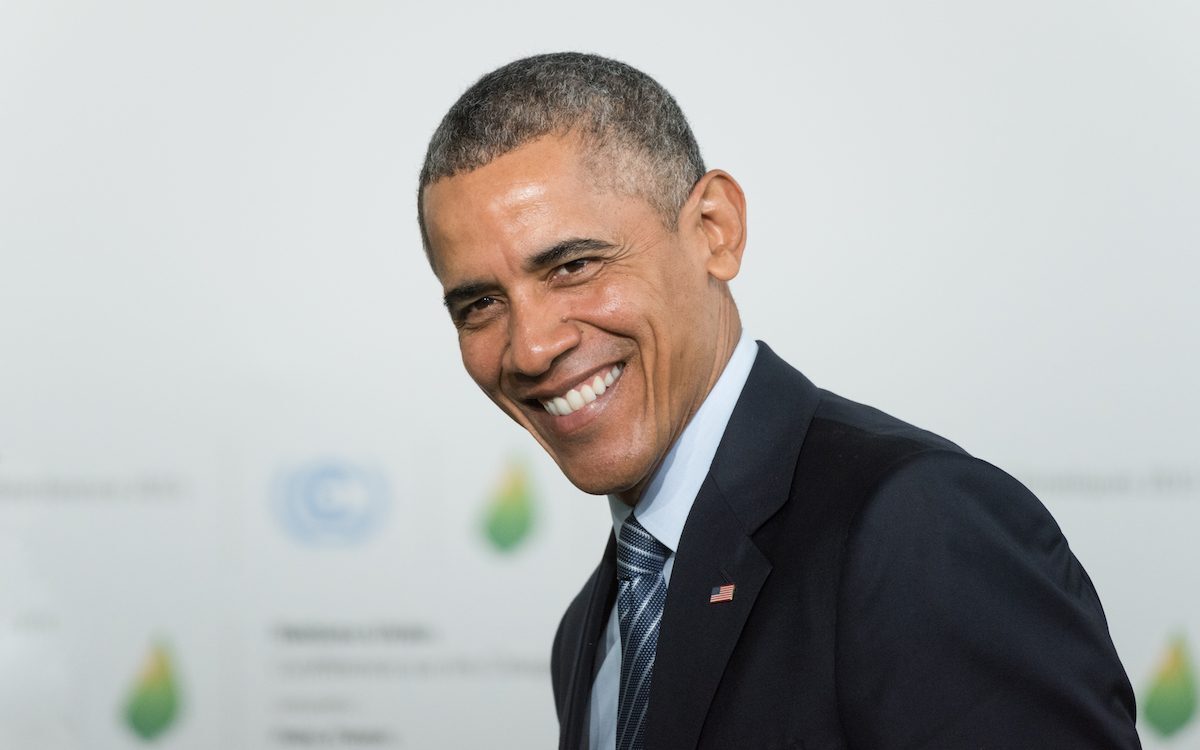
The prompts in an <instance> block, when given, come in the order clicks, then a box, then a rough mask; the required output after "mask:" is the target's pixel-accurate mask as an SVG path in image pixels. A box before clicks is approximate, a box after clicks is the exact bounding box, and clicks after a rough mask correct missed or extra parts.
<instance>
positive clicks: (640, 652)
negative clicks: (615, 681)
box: [617, 513, 671, 750]
mask: <svg viewBox="0 0 1200 750" xmlns="http://www.w3.org/2000/svg"><path fill="white" fill-rule="evenodd" d="M670 554H671V550H670V549H668V548H667V547H666V545H664V544H663V543H662V542H660V541H658V540H657V539H655V538H654V537H653V536H652V535H651V534H650V532H649V531H646V529H644V528H642V525H641V524H640V523H638V521H637V519H636V518H634V517H633V514H632V513H631V514H630V515H629V518H627V519H625V523H624V524H623V525H622V526H621V534H620V535H619V536H618V537H617V581H618V585H617V616H618V619H619V621H620V624H621V687H620V690H621V692H620V694H619V696H618V700H617V750H643V748H644V733H645V719H646V707H647V706H648V705H649V703H650V680H651V678H652V677H653V675H654V652H655V650H656V649H657V648H658V624H659V621H660V620H661V619H662V611H663V602H664V601H665V600H666V598H667V582H666V580H664V579H663V574H662V569H663V564H664V563H665V562H666V561H667V556H668V555H670Z"/></svg>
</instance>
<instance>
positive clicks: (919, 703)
mask: <svg viewBox="0 0 1200 750" xmlns="http://www.w3.org/2000/svg"><path fill="white" fill-rule="evenodd" d="M837 622H838V625H837V631H836V636H837V641H836V643H837V645H836V648H835V659H836V674H837V697H838V702H839V708H840V713H841V716H842V718H843V725H844V729H845V731H846V734H847V737H848V738H849V739H850V745H851V747H854V748H872V749H878V750H885V749H887V748H968V747H969V748H1079V749H1083V748H1138V747H1140V743H1139V741H1138V737H1137V733H1136V731H1135V729H1134V716H1135V711H1134V699H1133V693H1132V690H1131V689H1130V685H1129V680H1128V678H1127V677H1126V675H1125V671H1124V669H1123V668H1122V666H1121V663H1120V661H1119V660H1118V658H1117V654H1116V650H1115V649H1114V647H1113V644H1112V640H1111V638H1110V637H1109V633H1108V625H1107V623H1106V621H1105V618H1104V612H1103V610H1102V609H1101V606H1100V600H1099V598H1098V597H1097V595H1096V590H1095V588H1094V587H1093V586H1092V582H1091V580H1090V579H1089V578H1088V576H1087V573H1086V572H1085V571H1084V570H1083V567H1082V566H1081V565H1080V564H1079V561H1078V560H1077V559H1076V558H1075V556H1074V554H1072V552H1071V550H1070V548H1069V547H1068V546H1067V542H1066V539H1064V538H1063V535H1062V533H1061V532H1060V531H1059V528H1058V525H1057V524H1056V523H1055V522H1054V519H1053V518H1051V516H1050V514H1049V512H1048V511H1047V510H1046V509H1045V507H1043V506H1042V504H1041V503H1040V502H1039V501H1038V500H1037V498H1035V497H1034V496H1033V495H1032V494H1031V493H1030V492H1029V491H1028V490H1027V489H1025V488H1024V487H1023V486H1022V485H1021V484H1020V483H1019V482H1017V481H1016V480H1015V479H1013V478H1012V477H1010V476H1008V475H1007V474H1005V473H1004V472H1002V471H1000V470H999V469H997V468H995V467H993V466H991V465H990V464H987V463H985V462H983V461H979V460H977V459H974V458H971V457H970V456H967V455H965V454H961V453H956V452H952V451H942V450H935V451H928V452H925V453H921V454H918V455H916V456H914V457H910V458H908V459H906V460H904V461H903V462H901V463H900V464H899V465H898V466H897V467H895V468H894V469H893V470H891V471H890V472H889V473H888V475H887V476H886V478H885V479H884V480H883V481H881V482H880V484H879V485H878V487H877V488H876V490H875V492H874V493H873V495H872V496H871V498H870V499H869V500H868V501H867V503H866V504H865V505H864V506H863V507H862V508H861V510H860V511H859V514H858V516H857V517H856V519H855V520H854V522H853V524H852V525H851V527H850V531H849V534H848V537H847V540H846V544H845V547H844V558H843V564H842V578H841V583H840V587H839V592H838V612H837Z"/></svg>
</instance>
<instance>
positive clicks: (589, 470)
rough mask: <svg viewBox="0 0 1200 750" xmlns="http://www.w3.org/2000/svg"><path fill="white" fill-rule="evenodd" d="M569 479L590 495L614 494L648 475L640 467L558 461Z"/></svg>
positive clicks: (628, 487) (625, 489)
mask: <svg viewBox="0 0 1200 750" xmlns="http://www.w3.org/2000/svg"><path fill="white" fill-rule="evenodd" d="M558 467H559V468H560V469H562V472H563V474H565V475H566V477H567V480H568V481H570V482H571V484H573V485H575V486H576V487H578V488H579V489H580V490H581V491H583V492H586V493H588V494H589V495H613V494H616V493H619V492H625V491H627V490H629V489H630V488H632V487H635V486H637V484H638V483H639V482H641V481H642V480H643V479H644V478H645V475H646V472H645V471H643V470H641V469H640V467H630V466H611V465H607V466H606V465H595V464H591V465H587V466H581V465H578V464H566V463H563V462H561V461H559V462H558Z"/></svg>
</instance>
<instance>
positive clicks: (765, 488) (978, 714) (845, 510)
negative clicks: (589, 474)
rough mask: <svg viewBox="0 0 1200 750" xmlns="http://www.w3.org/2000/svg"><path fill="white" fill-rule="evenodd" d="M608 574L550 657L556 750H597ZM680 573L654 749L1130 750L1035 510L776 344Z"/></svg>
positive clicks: (694, 514) (1132, 740) (1060, 561)
mask: <svg viewBox="0 0 1200 750" xmlns="http://www.w3.org/2000/svg"><path fill="white" fill-rule="evenodd" d="M613 555H614V545H613V541H612V539H611V538H610V540H609V546H608V549H607V550H606V551H605V553H604V558H603V560H602V561H601V562H600V565H599V567H598V568H597V569H596V571H595V573H593V575H592V577H591V578H590V579H589V580H588V582H587V584H586V585H585V586H584V587H583V590H582V591H581V592H580V594H579V595H578V596H577V597H576V598H575V600H574V601H573V602H572V603H571V605H570V607H569V608H568V609H567V612H566V614H565V616H564V617H563V620H562V623H561V625H560V626H559V630H558V634H557V635H556V636H555V640H554V649H553V654H552V659H551V670H552V676H553V684H554V697H555V702H556V703H557V707H558V716H559V722H560V726H561V744H560V746H561V747H562V748H570V749H571V750H575V749H577V748H585V747H586V743H587V732H586V729H587V714H588V700H589V694H590V692H591V686H592V681H593V677H594V674H595V670H596V667H597V655H596V647H597V643H600V642H602V635H603V631H604V627H605V625H606V623H607V616H608V613H609V611H610V608H611V607H612V606H613V600H614V595H615V589H616V585H615V562H614V556H613ZM674 565H675V566H674V570H673V572H672V574H671V583H670V587H669V588H668V590H667V599H666V604H665V609H664V612H663V618H662V624H661V630H660V635H659V641H658V653H657V656H656V660H655V667H654V677H653V684H652V686H651V695H650V707H649V710H648V713H647V718H646V722H647V725H646V747H647V750H674V749H675V748H720V749H721V750H728V749H730V748H738V749H740V748H805V750H825V749H826V748H863V749H865V750H884V749H886V748H955V749H956V750H957V749H959V748H1022V749H1023V750H1024V749H1028V748H1054V749H1055V750H1067V749H1075V748H1131V747H1139V742H1138V739H1137V735H1136V733H1135V731H1134V726H1133V717H1134V715H1135V713H1134V700H1133V694H1132V691H1131V690H1130V686H1129V681H1128V679H1127V678H1126V676H1125V672H1124V670H1123V669H1122V667H1121V663H1120V662H1119V661H1118V659H1117V654H1116V651H1115V650H1114V648H1113V645H1112V641H1111V639H1110V638H1109V634H1108V625H1107V623H1106V622H1105V619H1104V613H1103V611H1102V609H1101V607H1100V601H1099V599H1098V598H1097V596H1096V591H1095V589H1094V588H1093V587H1092V583H1091V581H1090V580H1089V579H1088V576H1087V573H1085V572H1084V570H1083V568H1082V567H1081V566H1080V564H1079V561H1078V560H1076V559H1075V556H1074V555H1073V554H1072V553H1071V550H1070V549H1069V548H1068V547H1067V542H1066V540H1065V539H1064V538H1063V536H1062V533H1061V532H1060V531H1059V529H1058V526H1057V525H1056V524H1055V522H1054V519H1052V518H1051V517H1050V514H1049V513H1048V512H1047V511H1046V509H1045V508H1044V507H1043V506H1042V504H1041V503H1040V502H1038V500H1037V498H1035V497H1034V496H1033V495H1032V494H1030V492H1029V491H1028V490H1027V489H1025V487H1023V486H1022V485H1021V484H1020V483H1018V482H1017V481H1016V480H1015V479H1013V478H1011V477H1009V476H1008V475H1007V474H1005V473H1004V472H1002V471H1000V470H999V469H997V468H995V467H993V466H991V465H990V464H987V463H985V462H983V461H980V460H978V459H975V458H972V457H971V456H969V455H967V454H966V453H965V452H964V451H963V450H962V449H960V448H958V447H957V446H956V445H954V444H952V443H950V442H948V441H946V440H944V439H942V438H940V437H937V436H936V435H933V434H930V433H928V432H924V431H922V430H918V429H916V428H915V427H912V426H910V425H907V424H905V423H903V422H900V421H898V420H896V419H894V418H892V417H889V416H887V415H886V414H883V413H881V412H879V411H876V410H875V409H872V408H870V407H866V406H863V405H861V404H855V403H853V402H850V401H847V400H845V399H842V398H840V397H838V396H835V395H833V394H831V393H828V392H826V391H823V390H819V389H817V388H816V387H814V386H813V385H812V383H810V382H809V381H808V380H807V379H805V377H804V376H803V375H801V374H800V373H799V372H797V371H796V370H794V369H792V368H791V367H790V366H789V365H787V363H785V362H784V361H783V360H781V359H779V357H777V356H776V355H775V354H774V353H773V352H772V351H771V350H770V349H769V348H767V347H766V345H764V344H761V343H760V344H759V352H758V357H757V359H756V361H755V364H754V368H753V370H752V371H751V373H750V377H749V380H748V381H747V383H746V386H745V388H744V390H743V391H742V395H741V398H740V399H739V400H738V403H737V407H736V408H735V410H734V412H733V416H732V417H731V419H730V422H729V425H728V427H727V428H726V430H725V435H724V437H723V438H722V440H721V444H720V447H719V448H718V450H717V454H716V457H715V458H714V460H713V464H712V468H711V470H710V472H709V474H708V476H707V478H706V479H705V481H704V484H703V486H702V487H701V489H700V492H699V494H698V495H697V497H696V501H695V504H694V505H693V507H692V511H691V514H690V515H689V516H688V519H687V523H686V525H685V526H684V529H683V536H682V538H681V540H680V543H679V549H678V550H677V552H676V558H675V564H674ZM725 583H733V584H735V586H736V588H735V593H734V598H733V601H730V602H720V603H715V604H710V603H709V594H710V592H711V590H712V589H713V588H714V587H715V586H718V585H721V584H725Z"/></svg>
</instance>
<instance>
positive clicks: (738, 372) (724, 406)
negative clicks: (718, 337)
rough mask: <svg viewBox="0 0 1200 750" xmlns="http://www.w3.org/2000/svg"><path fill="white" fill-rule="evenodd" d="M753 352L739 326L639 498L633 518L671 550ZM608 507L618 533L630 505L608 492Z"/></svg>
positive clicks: (755, 352)
mask: <svg viewBox="0 0 1200 750" xmlns="http://www.w3.org/2000/svg"><path fill="white" fill-rule="evenodd" d="M757 355H758V344H756V343H755V342H754V339H752V338H750V337H749V336H747V335H746V332H745V331H744V330H743V331H742V337H741V339H739V340H738V344H737V346H736V347H735V348H734V350H733V355H732V356H731V357H730V358H729V362H728V363H726V365H725V369H724V370H723V371H722V372H721V376H720V377H719V378H717V382H716V384H715V385H714V386H713V388H712V390H711V391H709V393H708V396H706V397H705V398H704V403H702V404H700V408H699V409H698V410H696V414H695V415H694V416H693V417H692V421H690V422H688V424H687V426H686V427H684V428H683V434H682V435H680V436H679V439H678V440H676V441H675V444H674V445H672V446H671V449H670V450H669V451H667V457H666V458H664V459H663V462H662V465H661V466H659V467H658V469H657V470H656V471H655V472H654V476H653V477H652V478H651V479H650V484H648V485H646V491H645V492H644V493H643V494H642V498H641V500H639V501H638V504H637V519H638V521H639V522H640V523H641V524H642V526H644V527H645V528H646V531H649V532H650V533H651V534H653V535H654V538H655V539H657V540H658V541H660V542H662V543H663V544H665V545H666V546H667V547H670V549H671V552H672V553H673V552H675V550H676V549H678V547H679V537H680V536H682V535H683V524H684V523H685V522H686V521H687V517H688V513H690V512H691V510H692V503H693V502H695V500H696V494H697V493H698V492H700V485H702V484H704V478H705V477H706V476H708V469H709V467H710V466H711V465H712V460H713V457H714V456H716V455H717V446H719V445H720V444H721V436H722V435H724V434H725V427H726V425H728V424H729V417H730V416H732V415H733V407H734V406H736V405H737V400H738V397H739V396H740V395H741V394H742V388H743V387H744V386H745V385H746V379H747V378H749V377H750V368H751V367H753V366H754V358H755V357H756V356H757ZM608 507H609V509H610V510H611V511H612V520H613V532H614V533H616V534H617V535H618V536H619V535H620V533H621V524H623V523H625V519H626V518H628V517H629V513H630V511H631V509H630V507H629V506H628V505H626V504H625V503H624V502H622V501H621V499H620V498H619V497H617V496H616V495H609V496H608Z"/></svg>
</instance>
